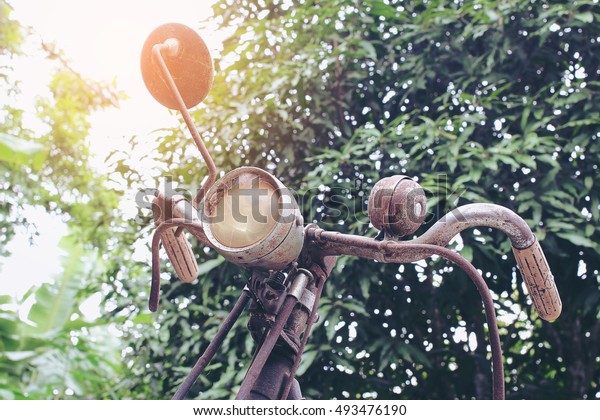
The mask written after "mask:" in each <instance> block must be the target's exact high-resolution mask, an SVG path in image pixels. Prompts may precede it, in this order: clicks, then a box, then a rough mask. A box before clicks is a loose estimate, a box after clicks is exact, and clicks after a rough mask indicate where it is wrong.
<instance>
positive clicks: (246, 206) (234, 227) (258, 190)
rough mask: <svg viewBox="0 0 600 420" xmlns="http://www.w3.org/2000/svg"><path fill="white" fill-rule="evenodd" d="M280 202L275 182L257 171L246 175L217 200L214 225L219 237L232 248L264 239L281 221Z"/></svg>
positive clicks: (214, 231)
mask: <svg viewBox="0 0 600 420" xmlns="http://www.w3.org/2000/svg"><path fill="white" fill-rule="evenodd" d="M236 184H237V185H236ZM278 202H279V193H278V191H276V190H275V188H274V187H273V185H271V184H270V183H268V182H266V181H265V180H264V179H260V177H259V176H258V175H256V174H248V173H246V174H242V175H241V176H240V177H239V178H238V179H237V182H234V183H233V184H232V185H231V188H227V189H225V190H224V191H223V192H222V196H221V197H220V200H219V202H218V203H217V206H216V213H217V219H216V221H215V222H214V223H212V225H211V229H212V233H213V235H214V237H215V239H216V240H217V241H219V242H220V243H221V244H223V245H225V246H228V247H231V248H244V247H247V246H249V245H252V244H255V243H257V242H258V241H260V240H261V239H264V238H265V237H266V236H267V235H268V234H269V233H271V232H272V231H273V228H274V227H275V225H276V224H277V220H278V218H277V216H278V212H279V208H278V207H279V205H278ZM221 215H222V217H221Z"/></svg>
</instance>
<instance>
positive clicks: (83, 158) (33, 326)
mask: <svg viewBox="0 0 600 420" xmlns="http://www.w3.org/2000/svg"><path fill="white" fill-rule="evenodd" d="M10 13H11V8H10V6H9V5H8V4H7V3H6V2H5V1H1V0H0V56H1V57H0V58H2V61H1V62H2V63H3V66H2V67H0V95H1V97H2V101H1V103H0V254H3V255H7V254H8V252H7V251H6V247H5V246H6V245H7V244H8V243H9V242H10V240H11V238H12V237H13V236H14V235H15V233H16V232H17V231H18V230H19V229H20V230H21V232H27V233H29V234H30V235H31V236H32V238H31V240H32V241H34V236H35V234H36V232H37V228H36V226H35V223H36V220H29V219H28V218H27V217H26V214H27V210H28V209H31V208H36V209H38V210H43V211H46V212H48V213H51V214H54V215H56V216H58V217H60V218H61V220H62V221H64V222H65V223H66V224H67V227H68V230H69V236H67V237H65V238H63V242H62V244H61V249H62V251H63V254H64V257H63V261H62V272H61V274H60V275H58V276H56V277H55V278H54V280H53V281H51V282H49V283H44V284H42V285H41V286H39V287H34V288H32V289H31V290H29V291H28V292H27V293H26V294H25V296H24V297H22V299H20V300H19V301H15V299H14V298H13V297H11V296H7V295H0V398H2V399H5V398H8V399H12V398H19V399H21V398H35V399H44V398H103V397H104V398H106V397H108V398H111V397H112V398H115V397H116V396H118V395H120V396H123V395H126V391H125V392H123V390H121V389H120V388H119V387H118V379H119V377H120V375H122V367H123V366H122V364H121V362H120V347H119V346H118V343H117V339H116V338H115V337H114V335H111V334H109V330H108V328H109V326H110V325H111V322H112V321H111V320H110V319H109V318H108V317H104V318H100V319H97V320H94V321H89V320H87V319H85V316H84V314H83V313H82V312H81V310H80V309H79V308H80V305H81V304H82V303H83V302H84V301H85V300H86V299H88V298H89V297H90V296H92V295H93V294H95V293H97V292H100V291H101V290H102V289H101V286H102V282H104V280H105V273H106V272H107V270H108V268H107V266H106V265H105V264H104V262H103V261H104V259H105V258H107V257H106V255H107V254H108V253H110V252H112V251H113V250H114V242H113V243H111V242H110V241H109V240H108V239H109V238H112V237H114V232H115V230H117V226H118V225H119V224H120V219H119V217H118V216H119V214H120V213H119V212H118V199H119V196H120V192H118V191H115V190H113V189H111V188H110V187H109V185H107V177H105V176H100V175H99V174H98V173H96V172H95V171H94V170H93V169H92V168H91V167H90V165H89V163H88V160H89V157H90V151H89V149H88V145H87V141H86V137H87V136H88V133H89V129H90V123H89V120H88V117H89V116H90V114H91V113H92V112H93V111H95V110H98V109H101V108H105V107H108V106H111V105H115V104H116V101H117V100H118V98H119V96H120V94H119V93H118V92H117V91H116V89H115V87H114V86H113V85H111V84H106V83H98V82H93V81H90V80H87V79H85V78H83V77H82V76H81V75H79V74H78V73H77V72H75V71H74V70H73V69H72V68H71V67H70V66H69V64H68V62H67V61H66V60H65V59H64V57H63V54H62V53H61V52H60V51H58V50H57V49H56V48H54V47H52V46H48V45H45V44H42V45H40V46H39V48H40V51H41V52H45V53H46V54H47V55H48V58H49V59H52V60H55V62H56V63H57V66H56V71H55V72H54V74H53V75H52V77H51V80H50V84H49V86H48V88H49V91H50V95H48V96H46V97H42V98H38V99H37V102H36V104H35V111H33V110H31V109H20V108H18V107H17V106H16V105H15V104H17V103H18V101H16V99H18V98H19V95H21V92H20V89H19V75H18V74H15V71H14V70H13V68H12V67H11V60H12V59H13V58H15V57H17V56H19V55H20V54H21V52H20V46H21V43H22V42H23V41H24V40H25V39H26V37H27V36H28V35H29V31H30V29H29V28H24V27H22V26H21V25H20V24H19V22H17V21H15V20H14V19H12V18H11V16H10ZM35 112H37V115H36V114H35ZM36 116H37V117H38V118H39V120H40V121H41V122H42V125H43V126H44V127H45V129H42V130H38V131H36V132H34V131H32V130H29V129H26V128H25V127H24V124H23V121H24V119H25V117H28V118H29V119H31V118H35V117H36ZM118 229H119V230H120V231H121V232H123V227H122V226H120V227H118ZM115 262H116V260H115ZM117 263H118V262H117ZM40 275H42V273H40ZM20 280H21V279H11V281H20ZM30 280H31V279H26V281H30ZM35 280H39V279H35ZM37 282H38V281H36V283H37ZM25 302H29V303H32V305H31V306H30V309H27V306H24V305H23V304H24V303H25Z"/></svg>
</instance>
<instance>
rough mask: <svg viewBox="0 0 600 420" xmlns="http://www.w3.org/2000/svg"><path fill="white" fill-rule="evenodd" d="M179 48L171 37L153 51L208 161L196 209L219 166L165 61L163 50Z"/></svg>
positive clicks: (214, 177) (193, 136) (213, 180)
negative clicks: (201, 135)
mask: <svg viewBox="0 0 600 420" xmlns="http://www.w3.org/2000/svg"><path fill="white" fill-rule="evenodd" d="M178 50H179V41H177V40H176V39H174V38H169V39H167V40H166V41H165V43H164V44H156V45H154V47H153V48H152V53H153V55H154V58H155V60H156V62H157V63H158V65H159V67H160V70H161V72H162V75H163V77H164V79H165V82H166V83H167V85H168V86H169V90H170V91H171V93H172V94H173V97H174V98H175V100H176V101H177V104H178V107H179V111H180V112H181V115H182V116H183V120H184V121H185V124H186V125H187V127H188V130H189V131H190V133H191V134H192V138H193V139H194V143H196V147H197V148H198V150H199V151H200V154H201V155H202V158H203V159H204V162H205V163H206V166H207V167H208V178H207V179H206V181H204V183H203V184H202V186H201V187H200V189H199V190H198V193H197V194H196V197H195V198H194V200H193V201H192V205H193V206H194V209H197V208H198V204H199V203H200V201H202V198H204V194H205V193H206V191H208V189H209V188H210V187H211V186H212V184H214V182H215V180H216V179H217V167H216V166H215V162H214V161H213V160H212V157H211V156H210V153H209V152H208V149H206V146H205V145H204V142H203V141H202V139H201V138H200V134H199V133H198V129H197V128H196V126H195V125H194V122H193V121H192V117H191V116H190V113H189V112H188V110H187V107H186V106H185V103H184V102H183V98H182V97H181V94H180V93H179V89H177V85H176V84H175V81H174V80H173V77H172V76H171V72H170V71H169V68H168V67H167V64H166V63H165V60H164V58H163V56H162V52H163V51H165V52H166V53H167V54H169V55H170V56H174V55H176V54H177V53H178ZM180 233H181V229H177V232H176V236H179V234H180Z"/></svg>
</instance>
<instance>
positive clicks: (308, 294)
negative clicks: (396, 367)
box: [142, 24, 562, 399]
mask: <svg viewBox="0 0 600 420" xmlns="http://www.w3.org/2000/svg"><path fill="white" fill-rule="evenodd" d="M184 28H185V27H184ZM189 31H191V30H190V29H189V28H185V29H183V28H182V25H172V24H171V25H164V26H163V27H159V28H157V30H156V31H155V32H153V33H152V34H151V36H150V37H149V39H148V41H147V42H146V44H147V45H146V46H145V47H144V51H146V52H145V53H144V52H143V53H142V63H143V66H142V71H143V72H146V73H145V81H146V84H147V86H148V88H149V90H150V91H151V93H153V95H155V97H157V95H156V90H157V87H156V86H160V88H161V89H164V88H165V86H166V87H167V90H168V92H170V94H171V95H172V96H171V97H169V98H167V101H166V102H167V106H173V107H175V108H176V109H178V110H179V111H180V112H181V114H182V115H183V118H184V121H185V123H186V125H187V127H188V128H189V130H190V133H191V134H192V137H193V139H194V142H195V144H196V146H197V147H198V149H199V151H200V153H201V155H202V157H203V158H204V160H205V162H206V163H207V166H208V168H209V177H208V179H207V180H206V181H205V182H204V184H203V185H202V187H201V188H200V189H199V191H198V194H197V195H196V197H195V198H194V200H193V201H191V202H189V201H186V200H185V199H184V198H183V197H182V196H174V197H165V196H163V195H160V194H158V195H157V196H156V198H155V200H154V202H153V211H154V215H155V222H156V225H157V227H156V230H155V232H154V237H153V241H152V285H151V293H150V302H149V307H150V309H151V310H152V311H155V310H156V309H157V307H158V302H159V293H160V258H159V248H160V244H161V243H162V244H163V245H164V247H165V249H166V251H167V255H168V257H169V258H170V260H171V262H172V263H173V266H174V268H175V271H176V272H177V275H178V276H179V277H180V278H181V279H182V280H184V281H193V280H194V279H195V278H196V276H197V273H198V269H197V264H196V261H195V258H194V255H193V252H192V250H191V246H190V244H189V242H188V240H187V239H186V238H185V235H184V234H183V231H184V230H187V231H188V232H189V233H191V234H192V235H194V236H195V237H196V238H197V239H198V240H199V241H200V242H202V243H203V244H205V245H207V246H210V247H212V248H215V249H216V250H217V252H219V253H221V254H222V255H223V256H225V257H226V258H227V259H229V260H230V261H233V262H234V263H237V264H239V265H241V266H242V267H244V268H248V269H249V270H250V278H249V280H248V284H247V285H246V287H245V288H244V290H243V292H242V294H241V296H240V298H239V300H238V301H237V303H236V304H235V306H234V308H233V310H232V311H231V313H230V314H229V316H228V317H227V318H226V319H225V320H224V322H223V324H222V326H221V328H220V329H219V331H218V333H217V334H216V336H215V337H214V339H213V340H212V342H211V343H210V345H209V346H208V348H207V349H206V350H205V352H204V354H203V355H202V356H201V357H200V358H199V359H198V361H197V363H196V365H195V366H194V367H193V368H192V370H191V372H190V374H189V375H188V377H187V378H186V379H185V381H184V382H183V383H182V385H181V386H180V388H179V389H178V390H177V392H176V394H175V395H174V397H173V399H181V398H184V397H185V395H186V394H187V392H188V391H189V389H190V388H191V386H192V385H193V383H194V381H195V380H196V378H197V377H198V376H199V375H200V374H201V373H202V371H203V369H204V368H205V367H206V366H207V365H208V363H209V362H210V360H211V359H212V358H213V356H214V355H215V354H216V352H217V351H218V349H219V347H220V345H221V344H222V342H223V340H224V338H225V336H226V335H227V333H228V332H229V331H230V330H231V328H232V326H233V325H234V324H235V322H236V320H237V318H238V317H239V316H240V314H241V313H242V312H243V310H244V308H245V307H246V306H247V305H248V303H249V302H250V308H249V310H250V322H249V324H248V328H249V330H250V333H251V334H252V336H253V338H254V340H255V341H256V342H257V350H256V352H255V354H254V356H253V358H252V361H251V363H250V366H249V368H248V371H247V374H246V376H245V378H244V380H243V382H242V384H241V386H240V389H239V391H238V394H237V397H236V398H237V399H298V398H302V394H301V391H300V387H299V384H298V382H297V380H296V379H295V373H296V370H297V368H298V366H299V363H300V359H301V357H302V352H303V349H304V346H305V345H306V343H307V340H308V338H309V335H310V331H311V328H312V326H313V324H314V323H315V321H316V319H317V309H318V305H319V300H320V297H321V294H322V292H323V288H324V284H325V282H326V280H327V278H328V277H329V275H330V273H331V270H332V269H333V267H334V265H335V262H336V259H337V257H338V256H341V255H350V256H355V257H361V258H368V259H371V260H377V261H379V262H382V263H393V264H407V263H413V262H416V261H420V260H423V259H426V258H429V257H431V256H432V255H438V256H440V257H442V258H445V259H447V260H448V261H451V262H453V263H454V264H455V265H457V266H458V267H459V268H461V269H462V270H464V271H465V272H466V274H467V275H468V276H469V277H470V278H471V280H472V281H473V282H474V284H475V286H476V287H477V290H478V292H479V294H480V296H481V298H482V301H483V306H484V311H485V316H486V321H487V324H488V327H489V340H490V346H491V353H492V372H493V381H492V382H493V387H492V388H493V398H494V399H503V398H504V368H503V364H502V350H501V345H500V337H499V333H498V327H497V323H496V315H495V310H494V303H493V299H492V296H491V293H490V290H489V288H488V286H487V285H486V283H485V281H484V279H483V278H482V276H481V274H480V273H479V272H478V271H477V270H476V269H475V267H473V265H471V264H470V263H469V262H468V261H467V260H465V259H464V258H463V257H462V256H460V255H459V254H458V253H456V252H454V251H452V250H450V249H448V248H446V246H447V245H448V243H449V242H450V241H451V240H452V238H453V237H454V236H455V235H457V234H458V233H460V232H462V231H463V230H465V229H467V228H471V227H475V226H487V227H491V228H495V229H498V230H500V231H502V232H504V233H505V234H506V235H507V236H508V237H509V239H510V240H511V243H512V246H513V252H514V254H515V257H516V260H517V263H518V266H519V268H520V270H521V273H522V276H523V278H524V281H525V283H526V286H527V289H528V290H529V293H530V295H531V297H532V300H533V303H534V305H535V307H536V309H537V311H538V313H539V314H540V316H541V317H542V318H543V319H545V320H548V321H552V320H554V319H556V318H557V317H558V316H559V315H560V311H561V306H562V304H561V302H560V296H559V294H558V291H557V289H556V285H555V283H554V279H553V276H552V274H551V272H550V269H549V267H548V264H547V261H546V259H545V257H544V254H543V251H542V249H541V247H540V245H539V243H538V241H537V239H536V238H535V236H534V235H533V233H532V231H531V229H530V228H529V226H528V225H527V224H526V223H525V221H523V219H522V218H520V217H519V216H518V215H517V214H515V213H514V212H512V211H511V210H509V209H507V208H505V207H501V206H498V205H494V204H469V205H466V206H462V207H459V208H458V209H456V210H454V211H453V212H451V213H449V214H447V215H446V216H444V217H443V218H442V219H440V221H438V222H437V223H436V224H434V225H433V226H432V227H431V228H430V229H429V230H428V231H427V232H425V233H424V234H423V235H421V236H420V237H418V238H416V239H412V240H408V241H402V240H401V237H404V236H407V235H410V234H412V233H414V232H415V231H416V230H417V229H418V228H419V227H420V226H421V223H422V222H423V219H424V215H425V202H424V195H422V196H421V195H420V191H422V190H420V186H419V185H418V184H417V183H416V182H414V181H412V180H411V179H410V178H408V177H406V176H395V177H389V178H384V179H382V180H381V181H379V182H378V183H377V184H376V185H375V187H374V188H373V191H372V192H371V196H370V198H369V217H370V219H371V222H372V224H373V225H374V226H375V227H376V228H378V229H379V230H380V231H381V235H379V236H378V237H377V238H366V237H362V236H356V235H348V234H343V233H339V232H329V231H325V230H323V229H320V228H319V227H318V226H316V225H313V224H309V225H308V226H305V227H303V222H302V218H301V215H299V212H297V209H296V210H293V209H292V210H290V211H289V213H290V214H289V215H290V216H292V217H291V219H288V220H287V222H286V223H287V224H285V223H284V224H282V226H283V227H281V226H278V227H277V229H275V228H274V229H273V230H272V231H271V232H270V233H269V234H268V236H267V237H266V238H267V239H264V238H263V239H261V241H262V242H261V243H260V244H259V245H260V246H255V245H254V244H251V245H249V246H247V247H246V248H243V247H241V248H243V252H242V251H240V252H237V251H236V252H233V251H235V249H233V250H232V249H230V248H231V247H229V248H228V246H229V245H228V246H225V245H221V244H220V243H219V241H218V240H216V239H215V236H216V235H215V234H214V232H213V231H212V225H211V223H210V220H205V219H204V218H203V217H198V216H197V212H199V211H200V212H201V211H203V210H206V208H207V206H210V205H215V204H214V203H213V201H215V200H217V201H218V200H225V199H224V198H223V197H224V196H226V195H227V191H229V190H226V189H227V188H230V189H232V188H234V187H231V182H232V181H231V179H233V180H235V179H238V178H235V177H234V176H233V175H231V176H230V174H232V173H235V174H236V175H237V174H238V173H240V174H242V175H240V176H245V175H244V174H250V173H251V174H253V176H255V177H257V179H261V182H262V180H266V181H265V182H268V183H270V184H269V185H271V187H272V188H281V187H283V186H282V185H281V183H280V182H279V181H277V180H276V179H271V178H273V177H272V176H271V175H269V174H267V173H266V172H264V171H262V170H259V169H256V168H240V169H238V170H236V171H238V172H236V171H233V172H232V173H230V174H228V175H226V176H225V177H224V178H223V179H225V178H227V180H228V181H227V182H222V184H223V185H218V184H219V182H221V181H219V182H216V173H217V172H216V167H215V165H214V163H213V161H212V158H211V156H210V153H209V152H208V150H207V149H206V147H205V146H204V143H203V142H202V140H201V138H200V136H199V134H198V131H197V129H196V128H195V126H194V124H193V121H192V119H191V117H190V115H189V113H188V111H187V107H188V106H190V104H189V103H187V101H186V100H184V99H183V98H182V96H181V93H180V91H179V88H178V86H177V83H176V82H175V81H174V79H173V77H172V74H171V71H170V69H169V66H168V65H167V63H166V62H165V57H171V58H172V59H173V60H176V59H177V57H178V54H181V53H182V52H181V51H182V50H184V51H185V50H186V48H180V47H181V44H182V43H184V44H185V43H187V42H192V43H193V42H196V43H197V42H198V39H200V38H199V37H198V38H197V39H196V38H194V35H193V34H192V33H191V32H189ZM182 34H183V35H182ZM190 40H191V41H190ZM200 41H201V39H200ZM144 63H145V64H144ZM148 63H150V64H148ZM144 66H145V67H144ZM144 68H146V70H144ZM148 68H151V69H153V70H152V71H156V69H158V73H157V74H158V75H156V74H154V75H151V76H148V77H150V79H151V80H150V82H148V80H147V79H148V77H146V75H147V74H148V71H150V70H148ZM211 68H212V67H211ZM157 80H158V81H157ZM208 84H209V85H210V83H208ZM160 95H163V96H162V97H161V98H157V99H159V101H161V102H164V100H161V99H164V93H160ZM160 95H158V96H160ZM199 96H200V97H202V95H199ZM204 96H205V95H204ZM202 99H203V97H202V98H201V99H200V100H202ZM192 106H194V104H192ZM261 177H262V178H261ZM270 177H271V178H270ZM215 182H216V184H215ZM235 187H236V188H237V184H236V186H235ZM219 188H220V189H219ZM283 188H285V187H283ZM215 189H216V190H217V192H219V193H220V194H216V193H214V191H215ZM223 191H225V192H223ZM280 200H281V197H280ZM211 203H212V204H211ZM292 204H293V199H292ZM273 232H276V233H273ZM289 238H291V239H289ZM299 240H300V241H301V242H298V241H299ZM259 242H260V241H259ZM282 244H284V245H282ZM244 246H246V245H244ZM234 248H235V247H234ZM230 251H231V252H230ZM246 254H252V257H251V258H250V257H248V258H246V257H245V255H246Z"/></svg>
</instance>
